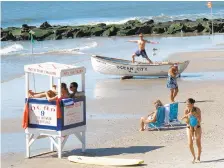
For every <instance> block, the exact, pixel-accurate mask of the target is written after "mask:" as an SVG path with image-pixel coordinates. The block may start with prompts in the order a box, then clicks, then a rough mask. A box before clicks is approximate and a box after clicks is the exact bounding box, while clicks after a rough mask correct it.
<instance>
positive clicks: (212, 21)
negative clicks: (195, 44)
mask: <svg viewBox="0 0 224 168" xmlns="http://www.w3.org/2000/svg"><path fill="white" fill-rule="evenodd" d="M211 20H212V36H213V35H214V29H213V14H212V7H211Z"/></svg>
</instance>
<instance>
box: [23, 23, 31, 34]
mask: <svg viewBox="0 0 224 168" xmlns="http://www.w3.org/2000/svg"><path fill="white" fill-rule="evenodd" d="M29 30H30V27H29V26H28V25H27V24H23V25H22V29H21V33H25V32H29Z"/></svg>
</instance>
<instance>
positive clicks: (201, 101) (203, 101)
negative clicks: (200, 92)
mask: <svg viewBox="0 0 224 168" xmlns="http://www.w3.org/2000/svg"><path fill="white" fill-rule="evenodd" d="M205 102H214V101H213V100H199V101H195V103H205ZM178 103H186V101H184V102H178Z"/></svg>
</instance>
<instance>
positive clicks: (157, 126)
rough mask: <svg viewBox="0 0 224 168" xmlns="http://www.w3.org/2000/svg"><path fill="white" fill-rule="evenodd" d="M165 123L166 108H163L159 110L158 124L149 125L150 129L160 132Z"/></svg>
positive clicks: (157, 115)
mask: <svg viewBox="0 0 224 168" xmlns="http://www.w3.org/2000/svg"><path fill="white" fill-rule="evenodd" d="M164 123H165V107H163V106H161V107H159V108H158V109H157V114H156V122H153V123H149V124H148V128H149V129H150V128H152V129H154V128H155V129H157V130H160V128H161V127H163V126H164Z"/></svg>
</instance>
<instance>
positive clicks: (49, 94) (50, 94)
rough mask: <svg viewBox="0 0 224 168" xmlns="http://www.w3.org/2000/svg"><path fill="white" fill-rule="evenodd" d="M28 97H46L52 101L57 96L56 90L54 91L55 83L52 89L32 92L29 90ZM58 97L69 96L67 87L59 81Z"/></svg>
mask: <svg viewBox="0 0 224 168" xmlns="http://www.w3.org/2000/svg"><path fill="white" fill-rule="evenodd" d="M29 97H30V98H43V97H46V98H47V100H48V101H54V100H56V99H57V98H58V96H57V92H56V85H54V86H53V88H52V90H48V91H47V92H39V93H34V92H32V91H31V90H30V91H29ZM60 98H62V99H65V98H69V92H68V88H67V85H66V84H65V83H61V97H60Z"/></svg>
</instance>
